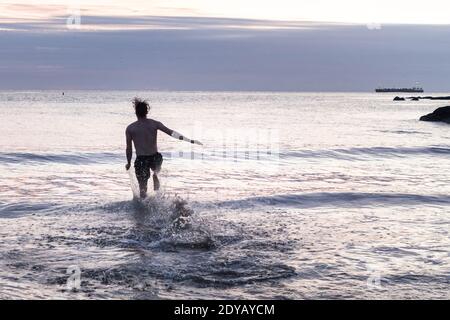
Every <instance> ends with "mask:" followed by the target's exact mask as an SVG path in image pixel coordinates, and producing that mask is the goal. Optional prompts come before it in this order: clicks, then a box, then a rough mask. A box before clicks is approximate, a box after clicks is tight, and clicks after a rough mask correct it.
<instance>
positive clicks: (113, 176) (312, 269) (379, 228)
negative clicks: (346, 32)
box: [0, 91, 450, 299]
mask: <svg viewBox="0 0 450 320" xmlns="http://www.w3.org/2000/svg"><path fill="white" fill-rule="evenodd" d="M135 96H138V97H142V98H146V99H148V101H149V102H150V104H151V107H152V109H151V112H150V116H151V117H154V118H155V119H158V120H160V121H162V122H163V123H164V124H166V126H168V127H169V128H171V129H174V130H177V131H179V132H181V133H183V134H184V135H186V136H188V137H189V138H192V139H198V140H200V141H201V142H203V144H204V146H203V147H200V146H196V145H195V146H193V145H190V144H187V143H185V142H180V141H177V140H175V139H172V138H171V137H169V136H167V135H165V134H164V133H159V138H158V143H159V150H160V152H161V153H162V154H163V156H164V162H163V169H162V171H161V174H160V180H161V184H162V188H161V191H159V192H157V193H155V192H153V191H152V186H151V184H150V186H149V190H150V191H149V197H148V198H147V199H146V200H144V201H141V200H138V199H136V195H137V189H136V181H135V177H134V174H133V171H132V170H133V169H131V171H130V172H128V173H127V172H126V171H125V164H126V160H125V128H126V126H127V125H128V124H129V123H131V122H132V121H134V120H135V117H134V114H133V109H132V105H131V100H132V98H133V97H135ZM392 98H393V96H392V95H389V94H370V93H268V92H267V93H264V92H260V93H256V92H238V93H236V92H234V93H231V92H230V93H221V92H147V91H146V92H143V91H141V92H133V91H113V92H108V91H66V92H65V94H64V95H62V93H61V92H56V91H39V92H34V91H20V92H19V91H4V92H0V146H1V149H0V237H1V246H0V298H13V299H17V298H20V299H28V298H38V299H57V298H58V299H72V298H79V299H87V298H99V299H109V298H118V299H167V298H168V299H171V298H187V299H196V298H205V299H222V298H231V299H235V298H250V299H252V298H261V299H310V298H318V299H321V298H323V299H334V298H351V299H357V298H362V299H366V298H377V299H388V298H402V299H403V298H405V299H412V298H419V299H424V298H447V299H448V298H450V290H449V288H450V286H449V284H450V283H449V282H450V257H449V249H450V239H449V223H450V212H449V209H450V198H449V194H450V171H449V169H450V127H449V126H448V125H447V124H440V123H427V122H419V121H418V118H419V117H420V116H421V115H424V114H426V113H429V112H432V111H433V110H434V109H436V108H437V107H439V106H442V105H444V104H445V102H442V101H440V102H439V101H438V102H437V101H419V102H411V101H403V102H393V101H392ZM150 183H151V179H150Z"/></svg>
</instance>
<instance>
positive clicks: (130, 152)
mask: <svg viewBox="0 0 450 320" xmlns="http://www.w3.org/2000/svg"><path fill="white" fill-rule="evenodd" d="M125 136H126V139H127V149H126V155H127V164H126V165H125V169H127V170H129V169H130V167H131V158H132V157H133V147H132V138H131V134H130V130H129V129H128V128H127V130H126V131H125Z"/></svg>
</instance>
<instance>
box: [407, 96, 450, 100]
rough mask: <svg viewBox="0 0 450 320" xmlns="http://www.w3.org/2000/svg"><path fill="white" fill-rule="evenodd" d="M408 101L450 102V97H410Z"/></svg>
mask: <svg viewBox="0 0 450 320" xmlns="http://www.w3.org/2000/svg"><path fill="white" fill-rule="evenodd" d="M408 99H410V100H412V101H419V100H450V96H444V97H432V96H425V97H408Z"/></svg>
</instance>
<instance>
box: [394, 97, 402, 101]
mask: <svg viewBox="0 0 450 320" xmlns="http://www.w3.org/2000/svg"><path fill="white" fill-rule="evenodd" d="M394 101H405V98H402V97H395V98H394Z"/></svg>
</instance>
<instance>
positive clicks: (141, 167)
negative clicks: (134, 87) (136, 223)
mask: <svg viewBox="0 0 450 320" xmlns="http://www.w3.org/2000/svg"><path fill="white" fill-rule="evenodd" d="M133 105H134V109H135V111H136V116H137V121H135V122H133V123H132V124H130V125H129V126H128V127H127V130H126V131H125V134H126V138H127V149H126V155H127V164H126V165H125V168H126V169H127V170H129V169H130V167H131V158H132V157H133V149H132V142H133V143H134V148H135V149H136V160H135V162H134V169H135V172H136V178H137V180H138V182H139V190H140V196H141V198H145V197H146V196H147V182H148V179H149V178H150V175H151V173H150V169H151V170H152V171H153V189H154V190H159V180H158V173H159V171H160V170H161V164H162V162H163V157H162V155H161V153H159V152H158V145H157V134H158V130H161V131H162V132H164V133H166V134H168V135H169V136H172V137H173V138H175V139H178V140H184V141H187V142H190V143H193V144H198V145H202V144H201V143H200V142H199V141H197V140H191V139H188V138H186V137H184V136H183V135H181V134H179V133H178V132H176V131H173V130H171V129H169V128H167V127H166V126H165V125H163V124H162V123H161V122H159V121H156V120H153V119H148V118H147V114H148V110H149V105H148V103H147V101H145V100H141V99H138V98H135V99H134V101H133Z"/></svg>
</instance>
